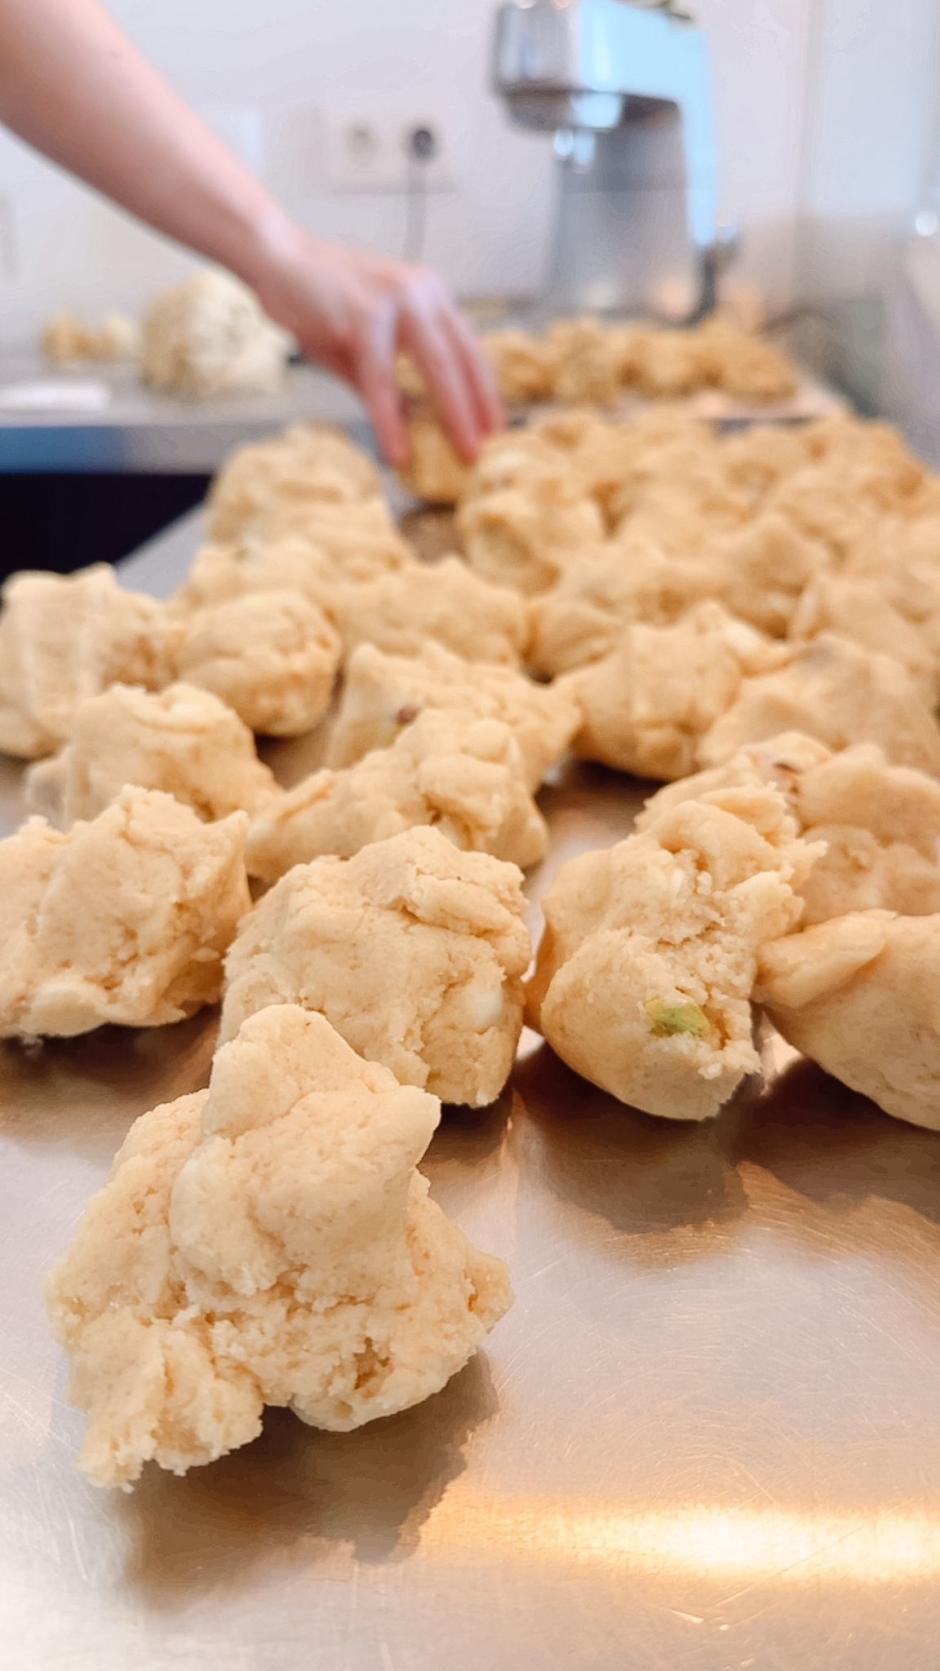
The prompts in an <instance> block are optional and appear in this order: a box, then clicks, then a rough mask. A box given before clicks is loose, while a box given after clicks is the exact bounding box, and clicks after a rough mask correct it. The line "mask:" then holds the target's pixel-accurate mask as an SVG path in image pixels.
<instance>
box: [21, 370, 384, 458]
mask: <svg viewBox="0 0 940 1671" xmlns="http://www.w3.org/2000/svg"><path fill="white" fill-rule="evenodd" d="M29 383H43V384H51V385H53V386H54V387H58V388H60V389H61V391H62V401H61V404H59V405H58V406H56V405H52V406H49V407H44V408H42V409H41V410H29V409H24V408H22V407H17V406H13V405H5V404H4V399H3V391H4V390H6V389H9V388H16V387H17V386H19V385H22V384H29ZM88 383H92V384H98V385H100V386H101V389H102V390H103V392H104V393H105V395H106V397H107V399H106V404H104V405H103V406H102V407H101V408H100V409H99V410H83V409H81V408H77V409H76V408H75V407H70V406H69V403H68V402H69V391H70V389H71V388H73V387H74V386H75V385H76V384H77V385H81V384H88ZM305 419H306V420H313V419H316V420H318V421H320V422H326V423H342V424H345V425H347V426H348V427H351V428H352V429H353V430H354V432H356V431H358V432H359V434H360V435H362V436H364V435H365V434H366V433H367V425H366V422H365V418H364V414H363V409H362V405H361V403H360V401H359V400H358V399H357V397H356V395H354V394H353V392H352V390H351V389H349V388H347V387H346V385H345V384H343V383H339V382H337V381H336V380H335V379H334V378H332V377H328V376H327V375H326V374H325V373H324V372H321V371H316V370H314V368H313V367H312V366H309V365H296V366H294V365H292V366H289V367H288V370H287V376H286V378H285V383H284V388H283V389H282V390H281V391H280V392H279V393H277V394H274V395H242V396H237V397H236V396H232V397H230V398H229V399H227V400H215V401H203V402H196V401H183V400H177V399H175V398H173V397H172V396H169V395H161V394H156V393H154V392H153V390H150V389H147V388H145V387H144V386H143V385H142V384H141V382H140V381H139V379H138V377H137V373H136V370H135V369H134V367H132V366H116V367H110V368H109V367H107V366H104V367H102V366H85V367H81V368H78V369H76V370H74V371H68V372H55V371H53V370H51V369H50V367H49V366H47V365H46V364H45V363H44V361H43V360H42V359H41V357H40V356H39V355H37V354H18V355H9V354H8V355H3V356H0V474H3V473H8V474H9V473H11V472H13V471H29V472H32V471H36V472H39V471H42V472H49V473H53V472H56V471H105V472H110V471H128V472H130V471H140V472H143V473H147V474H161V473H163V474H166V473H174V474H175V473H187V472H188V473H191V474H200V473H202V472H211V471H214V470H216V469H217V468H218V465H219V464H220V462H221V460H222V459H223V458H224V456H225V454H226V453H227V452H230V451H231V449H232V447H235V446H238V445H239V444H240V443H241V442H243V441H250V440H254V439H255V438H256V437H257V436H259V435H264V434H270V433H272V432H273V431H274V430H277V429H282V428H283V427H284V426H285V425H286V424H289V423H298V422H301V421H302V420H305Z"/></svg>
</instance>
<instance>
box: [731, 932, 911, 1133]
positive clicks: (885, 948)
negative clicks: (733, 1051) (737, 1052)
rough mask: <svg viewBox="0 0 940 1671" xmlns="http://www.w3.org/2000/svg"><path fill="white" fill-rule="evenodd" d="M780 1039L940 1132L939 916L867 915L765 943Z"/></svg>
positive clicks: (765, 998)
mask: <svg viewBox="0 0 940 1671" xmlns="http://www.w3.org/2000/svg"><path fill="white" fill-rule="evenodd" d="M757 995H758V997H759V999H760V1001H761V1002H762V1003H763V1004H765V1005H766V1007H767V1012H768V1014H769V1016H770V1018H771V1020H772V1021H773V1023H774V1026H775V1027H777V1028H778V1029H779V1031H780V1032H781V1033H782V1034H783V1036H784V1038H785V1039H787V1040H788V1041H789V1042H790V1044H792V1045H794V1046H795V1047H796V1049H797V1050H801V1051H802V1052H803V1054H804V1056H809V1057H810V1058H811V1060H812V1061H814V1062H818V1064H819V1066H820V1067H821V1068H825V1070H826V1072H827V1073H831V1074H833V1075H834V1077H835V1078H836V1079H841V1081H842V1083H843V1084H844V1085H848V1086H849V1087H850V1088H851V1089H852V1090H853V1091H860V1092H861V1093H862V1095H863V1096H866V1097H871V1099H872V1101H873V1102H876V1103H877V1104H878V1106H879V1108H883V1109H884V1111H885V1113H886V1114H893V1115H894V1116H895V1117H896V1118H897V1119H899V1120H909V1121H910V1122H911V1123H912V1124H913V1125H915V1126H928V1127H929V1128H930V1129H931V1130H932V1131H940V917H938V916H924V917H893V916H892V915H891V914H890V912H887V911H862V912H857V913H855V914H853V915H850V916H845V917H837V918H835V919H834V921H832V922H826V923H819V924H817V925H816V926H815V927H814V928H807V929H805V930H804V931H803V933H802V934H791V935H788V936H787V937H786V938H785V939H782V940H779V941H777V942H776V943H775V944H773V945H770V946H767V947H765V948H764V950H763V953H762V956H761V967H760V982H759V987H758V994H757Z"/></svg>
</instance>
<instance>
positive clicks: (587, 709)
mask: <svg viewBox="0 0 940 1671" xmlns="http://www.w3.org/2000/svg"><path fill="white" fill-rule="evenodd" d="M783 653H784V652H783V651H782V649H781V648H780V647H778V646H776V645H774V644H772V643H771V641H770V640H769V639H766V638H764V637H763V635H762V634H761V633H758V632H756V631H755V630H754V629H753V628H752V627H748V626H746V625H745V623H744V622H743V621H738V620H736V619H735V617H734V616H732V615H729V614H728V613H727V611H726V610H724V609H723V608H722V607H721V605H720V604H717V603H701V604H699V605H698V606H697V607H696V608H695V609H690V610H689V612H688V614H687V615H684V616H683V617H682V618H681V619H680V620H678V621H676V622H675V623H674V624H673V625H672V626H668V627H649V626H644V625H637V626H633V627H628V628H627V629H626V630H625V631H624V632H622V633H621V636H620V641H619V644H618V646H617V648H616V649H615V650H614V651H613V652H612V653H611V654H610V655H608V656H605V657H604V659H603V660H602V661H599V662H596V663H595V664H594V665H593V666H591V667H586V668H584V669H582V670H581V672H579V673H572V674H569V675H567V676H566V677H565V678H564V679H563V680H561V681H560V683H561V684H562V686H563V687H564V688H565V689H566V690H568V691H569V692H570V694H571V695H572V696H573V697H574V699H575V700H576V701H577V703H578V704H579V706H580V709H581V715H582V723H581V727H580V729H579V731H578V733H577V735H576V737H575V739H574V752H575V753H576V754H577V755H579V756H580V757H581V758H582V759H585V760H597V761H600V762H601V763H602V764H603V765H606V766H614V767H616V768H618V769H619V770H620V771H624V772H632V773H634V774H635V775H636V776H637V777H651V778H677V777H684V776H685V775H686V774H687V773H688V772H691V771H694V769H695V766H696V764H697V763H698V751H699V745H700V740H701V738H702V737H703V736H705V735H706V734H708V733H709V728H710V727H711V726H712V725H713V724H714V722H715V720H716V719H718V717H719V715H722V714H724V713H725V712H726V710H727V709H728V708H729V706H730V705H731V704H732V702H733V701H734V700H735V698H736V696H737V694H738V692H739V690H740V688H741V684H742V680H743V679H744V678H745V676H746V675H747V674H749V673H753V672H755V671H756V670H758V669H760V668H762V667H772V666H774V665H776V663H777V662H778V661H779V659H780V656H781V654H783Z"/></svg>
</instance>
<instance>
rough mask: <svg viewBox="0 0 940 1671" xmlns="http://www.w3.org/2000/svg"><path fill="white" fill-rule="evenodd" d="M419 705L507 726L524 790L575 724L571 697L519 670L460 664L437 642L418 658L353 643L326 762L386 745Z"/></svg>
mask: <svg viewBox="0 0 940 1671" xmlns="http://www.w3.org/2000/svg"><path fill="white" fill-rule="evenodd" d="M425 708H455V709H457V710H458V711H460V712H462V713H464V714H465V715H466V716H467V717H468V718H470V717H473V718H480V719H498V720H501V721H502V722H503V723H504V724H505V725H508V726H509V729H510V730H511V731H512V733H513V735H514V736H515V739H516V741H517V743H518V744H519V748H520V750H521V751H522V758H523V761H524V763H525V772H526V780H527V782H528V784H529V787H530V788H532V789H537V788H538V786H539V784H540V783H541V782H542V779H543V778H544V777H545V776H546V774H547V773H548V772H549V771H550V770H551V768H552V767H553V766H555V765H557V763H558V761H559V760H560V759H561V758H562V756H563V755H564V753H565V751H566V750H567V748H568V745H569V743H570V742H571V739H572V737H573V736H574V734H575V731H576V730H577V728H578V724H579V721H580V709H579V707H578V704H577V702H576V701H575V699H574V696H573V695H572V694H570V693H569V692H568V691H566V690H565V689H564V688H563V687H562V685H561V684H560V683H559V684H557V685H537V684H536V683H535V681H534V680H533V679H528V678H526V676H525V674H524V673H516V672H515V671H514V670H512V669H511V668H508V667H499V666H488V665H487V664H485V663H483V662H476V663H473V662H467V661H464V660H463V659H462V658H461V657H460V656H455V655H452V654H451V653H450V651H449V650H445V649H444V647H443V646H442V645H439V644H431V643H426V644H425V645H424V648H423V649H422V651H421V654H420V656H411V657H405V656H389V655H385V654H384V653H383V651H381V650H377V649H376V648H375V646H374V645H372V644H361V645H360V646H359V648H358V650H354V651H353V653H352V655H351V656H350V658H349V662H348V664H347V668H346V678H345V682H344V685H343V692H342V697H341V699H340V706H339V711H338V713H337V715H336V718H335V721H334V723H333V728H332V730H331V733H330V740H329V746H328V749H327V764H328V765H330V766H333V767H340V766H351V765H353V764H354V762H355V761H357V760H361V759H362V757H363V755H364V754H369V753H370V752H371V751H372V750H373V749H384V748H388V747H389V745H390V744H391V743H393V742H394V741H395V738H396V737H397V736H398V735H399V732H400V730H401V727H402V726H403V725H407V724H409V723H410V722H411V721H412V720H414V719H416V718H417V716H418V714H419V713H421V712H422V711H423V710H424V709H425Z"/></svg>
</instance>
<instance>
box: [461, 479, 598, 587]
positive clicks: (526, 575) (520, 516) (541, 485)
mask: <svg viewBox="0 0 940 1671" xmlns="http://www.w3.org/2000/svg"><path fill="white" fill-rule="evenodd" d="M457 531H458V534H459V536H460V541H461V547H462V550H463V553H464V556H465V557H466V559H467V562H468V563H469V565H470V567H471V568H472V569H473V570H474V572H475V573H477V574H479V575H480V576H481V577H482V578H483V579H484V580H490V581H493V582H494V584H496V585H500V586H515V587H516V589H517V590H518V591H520V592H526V593H535V592H544V591H545V590H546V589H547V588H548V587H549V586H553V585H554V584H555V582H556V581H557V580H558V577H559V576H560V575H561V574H563V573H564V571H565V569H567V568H569V567H570V566H571V565H572V564H573V563H576V562H577V561H578V559H579V558H580V557H582V556H583V554H584V552H585V551H588V550H591V549H592V548H593V547H595V546H597V545H599V544H600V542H601V540H602V539H603V537H604V519H603V517H602V515H601V512H600V510H599V509H598V507H597V505H596V504H595V503H594V500H593V499H591V498H590V497H589V496H588V495H587V494H586V493H585V492H584V491H583V490H582V488H581V486H580V484H579V482H578V481H577V479H576V478H574V477H573V476H571V475H570V474H569V473H568V472H566V471H565V469H564V468H563V467H560V468H559V470H558V472H557V473H556V474H554V475H542V474H538V475H532V476H531V477H527V478H526V479H525V481H523V482H521V483H520V484H519V485H518V486H515V487H506V488H500V489H496V490H494V491H493V492H490V493H484V494H481V495H480V496H479V497H473V498H469V499H464V500H463V501H462V502H461V504H460V508H459V510H458V512H457Z"/></svg>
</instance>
